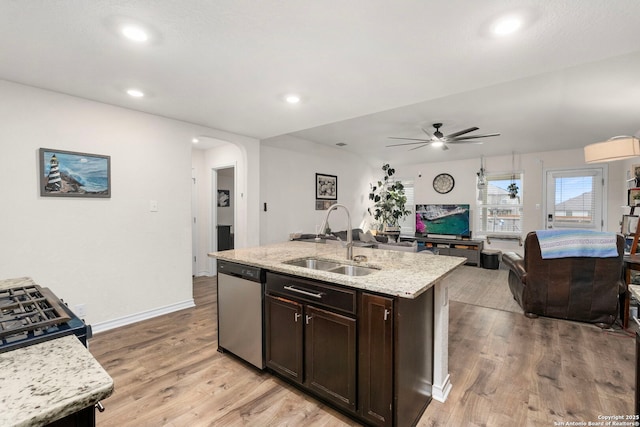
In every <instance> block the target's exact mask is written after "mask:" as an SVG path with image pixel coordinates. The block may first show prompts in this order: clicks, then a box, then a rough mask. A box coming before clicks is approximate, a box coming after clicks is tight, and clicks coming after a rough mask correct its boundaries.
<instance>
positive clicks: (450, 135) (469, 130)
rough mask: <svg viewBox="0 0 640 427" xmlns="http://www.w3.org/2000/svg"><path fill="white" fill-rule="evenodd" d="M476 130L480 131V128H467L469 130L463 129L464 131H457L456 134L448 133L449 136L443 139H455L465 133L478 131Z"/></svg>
mask: <svg viewBox="0 0 640 427" xmlns="http://www.w3.org/2000/svg"><path fill="white" fill-rule="evenodd" d="M478 129H480V128H477V127H472V128H469V129H465V130H461V131H458V132H454V133H450V134H449V135H446V136H445V138H455V137H458V136H460V135H464V134H465V133H469V132H473V131H474V130H478Z"/></svg>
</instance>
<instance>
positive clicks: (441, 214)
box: [416, 204, 471, 237]
mask: <svg viewBox="0 0 640 427" xmlns="http://www.w3.org/2000/svg"><path fill="white" fill-rule="evenodd" d="M470 228H471V227H470V223H469V205H468V204H467V205H465V204H454V205H435V204H424V205H416V233H418V234H421V235H423V236H435V235H438V236H440V235H441V236H447V237H471V230H470Z"/></svg>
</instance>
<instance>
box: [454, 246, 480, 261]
mask: <svg viewBox="0 0 640 427" xmlns="http://www.w3.org/2000/svg"><path fill="white" fill-rule="evenodd" d="M448 255H451V256H459V257H463V258H466V259H467V262H470V263H473V264H477V263H478V261H479V257H480V252H478V251H476V250H473V249H456V248H451V249H449V253H448Z"/></svg>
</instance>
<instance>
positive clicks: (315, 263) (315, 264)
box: [285, 258, 340, 271]
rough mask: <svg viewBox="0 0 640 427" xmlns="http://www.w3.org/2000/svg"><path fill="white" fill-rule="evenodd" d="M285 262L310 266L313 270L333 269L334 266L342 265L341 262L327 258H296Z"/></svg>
mask: <svg viewBox="0 0 640 427" xmlns="http://www.w3.org/2000/svg"><path fill="white" fill-rule="evenodd" d="M285 264H289V265H295V266H296V267H305V268H310V269H312V270H323V271H328V270H331V269H332V268H336V267H339V266H340V263H337V262H333V261H325V260H321V259H315V258H304V259H294V260H291V261H287V262H285Z"/></svg>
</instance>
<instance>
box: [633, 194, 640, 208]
mask: <svg viewBox="0 0 640 427" xmlns="http://www.w3.org/2000/svg"><path fill="white" fill-rule="evenodd" d="M633 204H634V205H636V206H638V205H640V193H636V194H634V195H633Z"/></svg>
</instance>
